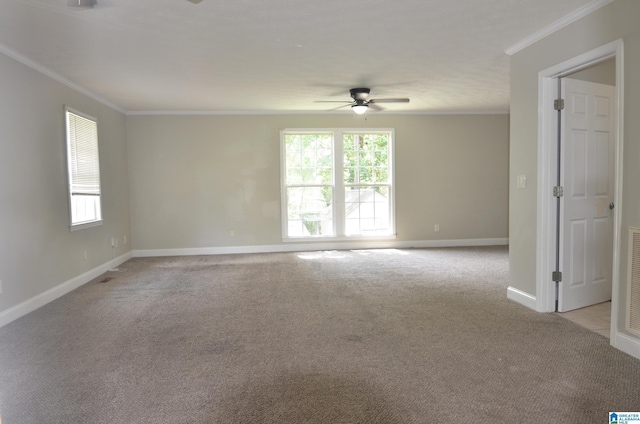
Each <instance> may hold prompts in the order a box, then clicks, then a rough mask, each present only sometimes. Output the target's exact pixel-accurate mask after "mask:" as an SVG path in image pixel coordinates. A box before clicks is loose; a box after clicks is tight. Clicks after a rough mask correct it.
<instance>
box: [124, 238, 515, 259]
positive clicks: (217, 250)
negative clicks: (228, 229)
mask: <svg viewBox="0 0 640 424" xmlns="http://www.w3.org/2000/svg"><path fill="white" fill-rule="evenodd" d="M508 244H509V239H507V238H490V239H461V240H415V241H394V240H388V241H385V240H380V241H357V242H355V241H352V242H343V243H340V242H333V243H332V242H319V243H299V244H298V243H296V244H272V245H256V246H221V247H192V248H182V249H139V250H134V251H133V257H134V258H146V257H160V256H192V255H232V254H238V253H281V252H306V251H318V250H355V249H411V248H437V247H472V246H504V245H508Z"/></svg>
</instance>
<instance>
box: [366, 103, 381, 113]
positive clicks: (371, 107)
mask: <svg viewBox="0 0 640 424" xmlns="http://www.w3.org/2000/svg"><path fill="white" fill-rule="evenodd" d="M367 106H369V109H371V110H375V111H376V112H380V111H383V110H384V108H383V107H382V106H378V105H377V104H375V103H371V102H369V104H368V105H367Z"/></svg>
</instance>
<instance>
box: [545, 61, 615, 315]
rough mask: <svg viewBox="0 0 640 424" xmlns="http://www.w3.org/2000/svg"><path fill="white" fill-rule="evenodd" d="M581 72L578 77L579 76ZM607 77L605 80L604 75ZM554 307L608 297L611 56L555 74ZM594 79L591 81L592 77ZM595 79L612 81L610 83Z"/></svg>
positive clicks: (587, 303) (612, 129) (612, 191)
mask: <svg viewBox="0 0 640 424" xmlns="http://www.w3.org/2000/svg"><path fill="white" fill-rule="evenodd" d="M581 78H582V79H581ZM608 80H609V81H608ZM558 81H559V86H560V90H559V91H560V93H561V99H563V103H564V104H563V107H561V108H559V109H561V110H559V111H558V115H559V116H560V117H561V118H560V119H559V122H560V125H559V126H560V131H558V138H559V139H560V140H558V142H559V145H558V152H559V155H560V158H559V160H558V168H557V169H558V175H560V178H559V179H558V181H559V186H560V187H562V191H561V192H560V193H559V194H557V195H556V196H557V201H556V207H557V208H558V211H557V213H556V215H557V217H558V220H557V222H556V227H557V228H558V229H559V230H560V231H557V232H556V234H557V235H556V237H558V240H557V241H556V246H557V247H556V249H557V252H556V253H557V258H558V259H557V262H558V269H557V270H556V271H559V273H560V274H558V276H561V278H558V279H559V280H561V281H559V284H558V291H557V292H558V299H557V308H556V309H557V311H558V312H568V311H572V310H576V309H580V308H585V307H587V306H591V305H596V304H599V303H603V302H608V301H610V300H611V289H612V281H611V277H612V272H613V269H612V268H613V209H614V208H615V187H614V183H615V174H616V173H615V160H614V159H615V60H614V59H609V60H606V61H603V62H599V63H597V64H595V65H593V66H591V67H589V68H587V69H585V70H582V71H579V72H577V73H572V74H569V75H566V76H562V77H560V78H558ZM594 81H595V82H594ZM598 81H604V82H612V85H608V84H601V83H599V82H598Z"/></svg>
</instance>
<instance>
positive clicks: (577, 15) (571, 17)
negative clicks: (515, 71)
mask: <svg viewBox="0 0 640 424" xmlns="http://www.w3.org/2000/svg"><path fill="white" fill-rule="evenodd" d="M612 1H613V0H594V1H592V2H591V3H588V4H586V5H584V6H582V7H581V8H579V9H577V10H575V11H573V12H571V13H569V14H568V15H566V16H565V17H563V18H561V19H559V20H557V21H555V22H554V23H552V24H551V25H548V26H546V27H544V28H542V29H541V30H539V31H537V32H535V33H533V34H531V35H530V36H528V37H526V38H525V39H523V40H521V41H519V42H517V43H516V44H514V45H513V46H511V47H509V48H508V49H506V50H505V51H504V52H505V53H506V54H507V55H509V56H511V55H514V54H516V53H518V52H519V51H520V50H523V49H524V48H526V47H529V46H530V45H532V44H534V43H536V42H538V41H540V40H542V39H543V38H545V37H547V36H549V35H551V34H553V33H554V32H556V31H559V30H561V29H562V28H564V27H566V26H568V25H570V24H572V23H573V22H575V21H577V20H578V19H582V18H584V17H585V16H587V15H589V14H591V13H593V12H595V11H596V10H598V9H600V8H601V7H604V6H606V5H608V4H609V3H611V2H612Z"/></svg>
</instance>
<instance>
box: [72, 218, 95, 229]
mask: <svg viewBox="0 0 640 424" xmlns="http://www.w3.org/2000/svg"><path fill="white" fill-rule="evenodd" d="M100 225H102V220H99V221H89V222H83V223H82V224H75V225H72V226H70V227H69V231H78V230H83V229H85V228H91V227H98V226H100Z"/></svg>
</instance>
